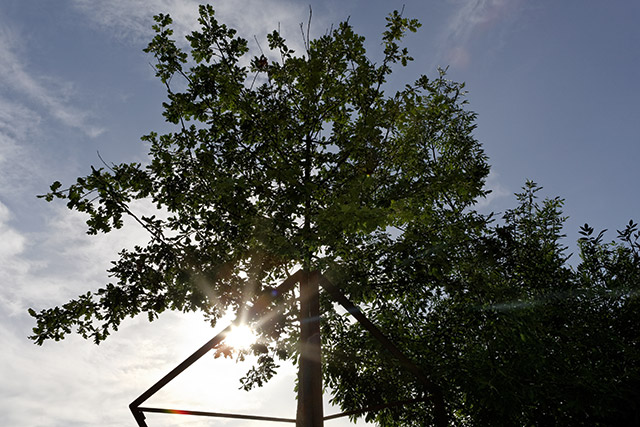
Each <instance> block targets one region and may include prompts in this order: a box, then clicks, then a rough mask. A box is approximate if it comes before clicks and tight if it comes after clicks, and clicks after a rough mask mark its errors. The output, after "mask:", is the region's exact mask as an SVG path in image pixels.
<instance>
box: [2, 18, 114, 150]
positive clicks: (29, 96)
mask: <svg viewBox="0 0 640 427" xmlns="http://www.w3.org/2000/svg"><path fill="white" fill-rule="evenodd" d="M0 24H2V25H0V75H2V80H0V90H2V93H3V94H4V98H5V99H4V100H2V102H3V104H4V106H6V104H7V102H9V101H10V102H11V103H12V104H14V105H15V107H13V108H16V109H18V110H25V109H26V108H29V109H32V110H39V109H43V110H44V111H45V112H46V113H47V114H48V115H50V116H51V117H53V118H54V119H55V120H57V121H59V122H61V123H63V124H64V125H66V126H70V127H72V128H76V129H80V130H82V131H83V132H84V133H86V134H87V135H88V136H90V137H95V136H98V135H99V134H101V133H102V132H103V129H101V128H100V127H97V126H95V125H92V124H91V120H90V115H89V113H87V112H86V111H85V110H83V109H81V108H78V107H76V106H73V105H72V104H71V103H70V102H69V98H70V95H71V93H72V90H73V89H72V88H73V86H72V85H71V84H69V83H66V84H65V83H57V82H56V81H55V80H52V78H51V77H47V76H38V75H35V74H34V73H33V72H31V71H30V70H29V69H28V67H27V66H26V64H25V61H24V59H23V57H22V55H21V53H23V52H24V46H22V43H21V42H20V37H19V34H17V33H16V32H15V31H14V30H12V29H11V27H10V26H8V25H5V23H4V22H2V23H0ZM7 95H12V96H7ZM27 105H30V107H27ZM4 110H5V114H6V108H5V109H4ZM24 124H25V121H19V122H16V126H24ZM31 125H32V124H31ZM3 127H4V129H3V130H4V131H7V129H6V128H7V124H6V122H5V123H4V126H3ZM8 131H9V132H12V133H15V132H19V131H20V129H18V130H16V129H9V130H8Z"/></svg>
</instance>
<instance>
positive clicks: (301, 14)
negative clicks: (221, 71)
mask: <svg viewBox="0 0 640 427" xmlns="http://www.w3.org/2000/svg"><path fill="white" fill-rule="evenodd" d="M201 3H202V2H201V1H195V0H149V1H145V2H136V1H131V0H111V1H103V2H95V1H92V0H74V1H73V4H74V5H75V6H76V7H77V8H78V9H79V10H80V11H82V12H83V13H84V14H85V15H86V16H87V18H88V19H90V20H91V21H93V22H95V23H97V24H98V25H99V26H100V27H102V28H104V29H105V30H106V31H109V32H111V34H112V35H113V37H115V38H120V39H129V40H131V41H133V42H135V43H141V44H144V43H146V42H148V41H149V40H150V37H151V36H152V34H153V31H152V29H151V25H152V24H153V20H152V17H153V15H155V14H158V13H165V14H166V13H168V14H169V15H171V17H172V18H173V21H174V31H175V34H174V36H175V38H176V40H177V41H178V42H183V41H184V35H186V34H189V33H190V32H191V31H193V30H194V29H196V28H197V26H198V22H197V18H198V5H199V4H201ZM212 4H213V6H214V8H215V10H216V15H217V16H218V19H219V20H220V22H222V23H224V24H227V25H228V26H230V27H232V28H236V29H237V30H238V32H239V34H240V35H241V36H242V37H244V38H246V39H248V40H249V41H250V42H253V37H254V36H256V37H257V38H258V40H264V39H265V36H266V34H268V33H271V32H272V31H273V30H274V29H277V28H278V25H279V24H282V26H281V27H282V28H281V29H282V32H283V35H284V36H285V37H287V36H288V37H289V38H290V40H289V41H290V45H291V46H290V47H292V48H293V49H294V50H296V52H301V51H302V40H301V36H300V29H299V24H300V22H303V21H304V22H306V21H307V19H308V14H309V9H308V5H307V4H305V3H299V2H293V1H282V0H280V1H268V2H267V1H263V0H233V1H232V0H227V1H218V2H215V3H214V2H212ZM312 26H313V27H315V28H325V26H324V23H323V21H322V18H319V19H316V18H315V17H314V20H313V22H312ZM262 47H263V49H266V43H264V44H263V46H262Z"/></svg>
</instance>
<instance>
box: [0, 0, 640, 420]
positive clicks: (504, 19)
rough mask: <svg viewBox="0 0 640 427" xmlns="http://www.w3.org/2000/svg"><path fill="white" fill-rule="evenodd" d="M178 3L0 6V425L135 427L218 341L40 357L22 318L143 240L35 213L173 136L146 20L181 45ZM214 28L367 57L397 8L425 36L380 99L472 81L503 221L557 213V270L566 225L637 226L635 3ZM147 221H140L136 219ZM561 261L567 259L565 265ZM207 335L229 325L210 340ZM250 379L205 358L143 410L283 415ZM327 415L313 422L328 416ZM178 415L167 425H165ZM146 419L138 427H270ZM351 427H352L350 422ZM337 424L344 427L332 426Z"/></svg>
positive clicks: (186, 11)
mask: <svg viewBox="0 0 640 427" xmlns="http://www.w3.org/2000/svg"><path fill="white" fill-rule="evenodd" d="M197 4H198V2H196V1H191V0H146V1H144V2H143V1H134V0H103V1H100V2H98V1H90V0H59V1H55V2H53V1H44V0H41V1H36V0H3V1H2V3H0V343H2V351H1V352H0V378H2V381H0V425H3V426H24V427H36V426H38V427H57V426H122V425H133V418H132V417H131V414H130V413H129V411H128V408H127V406H128V404H129V403H130V402H131V401H132V400H133V399H135V398H136V397H137V396H138V395H139V394H140V393H142V392H143V391H144V390H146V389H147V388H148V387H149V386H151V385H152V384H153V383H154V382H155V381H156V380H158V379H159V378H160V377H162V376H163V375H164V374H165V373H167V372H168V371H169V370H170V369H171V368H172V367H173V366H175V365H177V364H178V363H179V362H181V361H182V360H183V359H184V358H186V357H187V356H188V355H189V354H191V353H192V352H193V351H195V350H196V349H197V348H198V347H199V346H200V345H202V344H203V343H204V342H206V341H207V340H209V339H210V338H211V337H212V336H213V335H214V334H215V333H216V331H215V330H213V331H212V330H211V328H209V327H208V326H207V324H206V323H205V322H203V319H202V318H201V317H200V316H198V315H197V314H191V315H184V314H176V313H167V314H164V315H162V316H161V317H160V319H159V320H157V321H155V322H153V323H148V322H147V321H146V319H144V318H135V319H130V320H128V321H125V322H124V324H123V325H122V327H121V328H120V330H119V331H118V332H116V333H114V334H113V335H112V336H111V337H110V338H109V339H108V340H107V341H106V342H104V343H103V344H101V345H100V346H95V345H94V344H92V343H91V342H88V341H84V340H82V339H81V338H79V337H77V336H69V337H68V338H67V339H65V340H64V341H62V342H57V343H56V342H48V343H45V345H44V346H42V347H37V346H35V345H34V344H33V343H32V342H30V341H29V340H28V339H27V336H28V335H29V334H30V330H31V328H32V327H33V326H34V325H33V321H32V319H31V318H30V316H29V315H28V314H27V309H28V308H29V307H33V308H35V309H37V310H39V309H41V308H45V307H50V306H53V305H60V304H63V303H65V302H66V301H68V300H69V299H70V298H73V297H76V296H77V295H79V294H81V293H86V291H88V290H95V289H97V288H99V287H100V286H103V285H104V284H106V283H107V282H108V280H109V278H108V277H107V273H106V269H107V268H109V265H110V261H111V260H112V259H115V257H116V254H117V252H118V250H119V249H121V248H123V247H130V246H132V245H134V244H135V243H144V242H146V236H145V234H144V232H143V231H142V230H139V229H137V228H136V227H135V226H131V227H125V228H126V230H123V231H120V232H114V233H110V234H109V235H100V236H97V237H95V236H87V235H85V234H84V230H85V227H84V219H83V217H82V216H80V215H78V214H76V213H72V212H70V211H68V210H67V209H66V208H65V206H64V204H63V203H46V202H44V201H43V200H41V199H37V198H36V197H35V196H36V195H37V194H42V193H45V192H46V191H47V190H48V187H49V185H50V184H51V183H52V182H53V181H54V180H60V181H62V182H63V183H64V182H67V183H68V182H70V181H71V180H73V179H75V177H77V176H82V175H86V174H87V173H88V172H89V171H90V166H91V165H96V166H98V165H99V163H100V160H99V159H98V155H97V152H99V153H100V155H101V156H102V157H103V158H104V159H105V160H106V161H108V162H113V163H120V162H131V161H140V162H144V161H145V159H146V158H147V157H146V147H145V145H144V144H143V143H141V142H140V140H139V138H140V136H142V135H145V134H147V133H149V132H150V131H157V132H166V131H169V130H170V129H171V128H170V127H169V126H168V125H167V124H166V123H164V121H163V118H162V116H161V113H162V105H161V104H162V101H163V100H164V99H165V91H164V88H163V86H162V84H161V83H160V82H159V81H157V80H156V79H155V77H154V72H153V70H152V68H151V66H150V63H151V62H152V58H150V57H149V56H148V55H147V54H145V53H143V52H142V49H143V48H144V47H145V46H146V43H147V42H148V41H149V40H150V37H151V36H152V32H151V30H150V27H151V23H152V15H153V14H155V13H160V12H163V13H170V14H171V15H172V17H173V18H174V20H175V22H176V35H177V36H179V37H181V36H183V35H184V34H186V33H188V32H189V31H190V29H193V28H194V25H195V23H196V11H197ZM213 5H214V7H215V8H216V10H217V12H218V17H219V19H220V20H221V21H223V22H225V23H227V24H228V25H230V26H233V27H236V28H238V29H239V31H240V33H241V34H242V35H244V36H245V37H246V38H247V39H249V40H250V41H251V43H252V44H250V47H251V48H252V49H255V48H256V43H255V42H254V41H253V36H254V35H255V36H256V37H257V38H258V40H262V41H263V44H262V45H263V46H265V45H266V43H265V42H264V40H265V35H266V34H267V33H268V32H270V31H272V30H273V29H275V28H277V27H278V25H280V28H281V29H282V32H283V33H284V36H285V37H286V38H287V39H289V40H290V42H291V44H292V45H294V46H300V48H298V49H297V50H298V51H301V46H302V40H301V37H300V35H299V34H300V33H299V23H300V22H306V21H307V19H308V14H309V5H311V7H312V10H313V19H312V26H311V34H312V36H313V35H315V36H318V35H321V34H324V32H325V31H326V29H327V28H329V27H330V26H331V24H332V23H338V22H340V21H343V20H345V19H347V18H349V19H350V22H351V23H352V24H353V26H354V27H355V29H356V31H357V32H359V33H361V34H362V35H364V36H366V37H367V47H368V49H369V51H370V52H371V54H372V56H374V57H375V55H379V54H380V51H381V47H380V34H381V33H382V31H383V30H384V24H385V21H384V18H385V16H386V15H387V14H388V13H389V12H391V11H392V10H393V9H394V8H397V9H400V8H402V6H403V5H404V8H405V11H404V13H405V15H406V16H409V17H415V18H418V19H419V20H420V21H421V22H422V24H423V26H422V28H421V29H420V30H419V31H418V32H417V33H416V34H411V35H410V36H408V38H407V45H408V47H409V49H410V52H411V54H412V56H413V57H414V58H415V61H414V62H412V63H410V65H409V66H408V67H406V68H405V69H401V70H398V72H397V74H395V75H394V77H393V79H392V80H391V81H390V86H389V89H390V90H392V89H394V87H395V88H401V87H402V86H403V85H404V84H405V83H409V82H412V81H413V80H415V79H416V78H417V77H418V76H419V75H421V74H426V75H427V76H435V75H436V73H437V72H436V69H437V67H443V68H444V67H447V66H448V67H449V68H448V76H449V78H451V79H452V80H456V81H464V82H466V85H467V86H466V89H467V90H468V91H469V93H468V96H467V97H468V100H469V109H471V110H473V111H475V112H476V113H477V114H478V119H477V125H478V127H477V129H476V131H475V137H476V138H477V139H478V140H479V141H480V142H481V143H482V144H483V146H484V149H485V152H486V154H487V155H488V157H489V163H490V164H491V167H492V169H491V174H490V176H489V178H488V181H487V186H488V188H489V189H491V190H492V193H491V195H490V196H489V197H488V198H487V199H486V200H482V201H481V202H480V203H479V204H478V209H479V210H482V211H483V212H495V213H496V214H497V216H498V217H499V216H500V214H501V213H502V212H504V210H505V209H508V208H510V207H514V206H515V201H514V197H513V193H514V192H517V191H518V190H519V189H520V188H521V187H522V185H523V184H524V183H525V181H526V180H527V179H531V180H534V181H536V182H537V183H538V184H540V185H541V186H543V187H544V190H543V192H542V194H543V196H548V197H555V196H560V197H562V198H564V199H565V207H564V211H565V214H566V215H567V216H568V219H567V222H566V228H565V232H566V234H567V239H566V242H565V244H566V245H567V246H568V253H570V252H575V250H576V248H575V241H576V239H577V238H578V234H577V232H578V228H579V226H580V225H582V224H584V223H589V224H590V225H592V226H593V227H594V228H595V229H596V230H600V229H605V228H606V229H609V232H608V233H607V234H606V235H605V236H606V237H607V238H609V239H613V238H615V235H616V233H615V230H616V229H622V228H623V227H624V225H625V224H626V223H627V222H628V221H629V220H630V219H634V220H640V215H639V213H640V199H639V198H638V197H637V194H638V193H637V191H636V184H637V182H638V181H639V180H640V172H639V171H640V168H637V167H636V164H637V163H638V161H639V160H640V138H639V137H638V131H637V126H638V123H640V107H639V106H638V96H639V95H640V79H638V76H640V48H639V46H640V27H639V26H638V25H637V22H639V21H640V3H639V2H636V1H632V0H628V1H625V0H619V1H597V0H565V1H552V0H539V1H535V2H532V1H525V0H431V1H424V0H423V1H414V0H404V1H402V2H400V1H398V2H396V1H372V0H370V1H365V0H362V1H357V0H353V1H350V0H342V1H334V0H324V1H311V2H310V1H308V0H307V1H295V0H273V1H272V0H263V1H259V0H221V1H218V2H214V3H213ZM140 209H143V207H140ZM576 258H577V254H576V255H574V258H573V262H575V261H576ZM220 326H221V327H223V326H225V325H220ZM246 369H248V366H246V365H242V364H238V363H236V362H235V361H232V360H220V359H214V358H213V357H206V356H205V358H203V360H201V361H200V362H198V363H197V364H196V365H194V367H193V369H192V370H189V371H187V372H186V373H185V374H184V378H183V377H182V376H181V377H180V381H178V382H177V383H176V384H173V383H172V384H171V385H170V386H168V387H167V389H166V390H163V391H162V392H161V393H159V395H158V396H154V397H153V398H152V399H151V400H150V401H149V402H148V404H149V406H151V405H152V404H153V405H154V406H162V405H166V406H172V407H179V408H182V409H198V410H205V411H214V412H242V413H254V414H264V415H272V416H283V417H293V416H294V413H295V401H294V399H295V398H294V394H293V382H294V371H293V369H292V368H291V367H283V368H282V374H281V375H279V376H278V377H276V379H275V380H273V382H272V383H271V384H269V385H268V386H267V387H266V388H265V389H264V390H259V391H258V392H251V393H249V394H247V393H245V392H240V391H238V390H237V389H238V387H239V383H238V378H239V377H240V376H242V374H243V373H244V372H245V371H246ZM334 411H335V409H331V408H329V407H327V409H326V413H333V412H334ZM176 417H177V418H176ZM206 421H207V422H208V423H204V422H203V420H202V419H194V418H193V417H186V416H181V417H180V416H168V415H156V416H153V417H152V416H149V425H150V426H155V427H157V426H165V425H166V426H169V425H185V426H200V425H221V426H222V425H224V426H232V427H234V426H238V427H240V426H243V427H244V426H254V425H264V424H263V423H262V424H258V423H255V422H254V423H251V422H242V421H223V420H217V421H214V422H211V420H206ZM362 424H363V423H360V424H359V425H362ZM345 425H347V422H346V421H345V420H342V421H332V422H327V426H328V427H333V426H335V427H340V426H345Z"/></svg>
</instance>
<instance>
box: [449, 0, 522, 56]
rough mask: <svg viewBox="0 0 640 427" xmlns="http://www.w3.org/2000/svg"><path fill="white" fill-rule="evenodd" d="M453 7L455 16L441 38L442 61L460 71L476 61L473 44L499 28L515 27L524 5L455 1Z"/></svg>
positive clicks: (516, 0)
mask: <svg viewBox="0 0 640 427" xmlns="http://www.w3.org/2000/svg"><path fill="white" fill-rule="evenodd" d="M452 3H453V5H454V12H453V13H452V15H451V16H450V18H449V20H448V23H447V25H446V27H445V29H444V31H443V32H442V34H441V37H440V43H439V45H440V46H441V52H440V55H439V58H440V59H439V60H440V61H445V62H446V64H451V65H453V66H456V67H460V68H465V67H467V66H468V65H469V64H470V63H471V61H472V52H471V50H470V46H469V45H470V42H471V41H472V40H473V39H474V38H476V37H480V36H484V35H486V33H487V32H489V31H490V30H493V29H495V28H496V27H500V26H504V25H508V24H510V23H512V22H513V21H514V20H515V19H516V18H517V16H518V15H519V14H520V13H521V10H522V4H523V2H522V0H453V1H452ZM439 65H443V64H439Z"/></svg>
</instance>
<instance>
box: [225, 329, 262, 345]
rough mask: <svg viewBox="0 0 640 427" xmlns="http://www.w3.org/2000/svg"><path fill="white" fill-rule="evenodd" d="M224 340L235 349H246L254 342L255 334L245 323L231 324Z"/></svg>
mask: <svg viewBox="0 0 640 427" xmlns="http://www.w3.org/2000/svg"><path fill="white" fill-rule="evenodd" d="M224 342H225V344H227V345H228V346H229V347H232V348H235V349H237V350H242V349H247V348H249V347H250V346H251V344H254V343H255V342H256V334H254V332H253V331H252V330H251V328H250V327H248V326H247V325H240V326H232V327H231V331H230V332H229V333H228V334H227V336H226V337H225V339H224Z"/></svg>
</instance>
